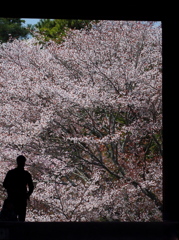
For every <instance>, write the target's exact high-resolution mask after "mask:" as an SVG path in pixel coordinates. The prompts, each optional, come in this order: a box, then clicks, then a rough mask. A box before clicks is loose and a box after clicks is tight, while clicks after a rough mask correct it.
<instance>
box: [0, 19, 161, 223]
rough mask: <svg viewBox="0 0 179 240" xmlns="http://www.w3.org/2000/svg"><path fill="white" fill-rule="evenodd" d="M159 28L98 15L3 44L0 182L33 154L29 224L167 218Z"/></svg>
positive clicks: (0, 50) (0, 51)
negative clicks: (58, 34)
mask: <svg viewBox="0 0 179 240" xmlns="http://www.w3.org/2000/svg"><path fill="white" fill-rule="evenodd" d="M161 31H162V30H161V26H156V25H155V24H154V23H152V22H137V21H100V22H99V23H97V24H95V25H94V26H93V27H92V29H91V30H87V29H83V30H72V31H70V32H69V33H68V36H67V37H66V39H65V41H64V42H63V43H61V44H57V43H55V42H53V41H49V42H46V43H43V44H41V43H39V41H38V40H37V39H36V38H32V39H28V40H14V41H13V42H8V43H4V44H0V93H1V100H0V112H1V114H0V133H1V134H0V142H1V145H0V150H1V156H0V161H1V171H0V178H1V181H3V178H4V177H5V174H6V172H7V170H9V168H10V167H12V163H14V162H15V159H16V157H17V155H18V154H24V155H25V156H26V157H27V159H28V162H27V169H28V170H29V171H30V172H31V173H32V175H33V179H34V182H35V185H36V188H35V191H34V193H33V195H32V197H31V202H30V205H29V211H28V213H27V221H161V220H162V152H163V149H162V32H161ZM38 39H39V38H38ZM0 190H1V191H2V189H0ZM0 200H1V201H3V199H0Z"/></svg>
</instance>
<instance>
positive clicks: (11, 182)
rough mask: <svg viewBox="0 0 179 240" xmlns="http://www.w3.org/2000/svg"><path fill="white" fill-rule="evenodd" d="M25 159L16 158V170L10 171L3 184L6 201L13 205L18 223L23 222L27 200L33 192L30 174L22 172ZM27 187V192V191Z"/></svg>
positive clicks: (22, 157)
mask: <svg viewBox="0 0 179 240" xmlns="http://www.w3.org/2000/svg"><path fill="white" fill-rule="evenodd" d="M25 162H26V158H25V157H24V156H22V155H20V156H18V157H17V168H15V169H12V170H10V171H9V172H8V173H7V175H6V177H5V179H4V182H3V186H4V188H6V190H7V194H8V200H9V201H10V202H11V203H12V204H13V207H14V211H15V213H16V215H17V218H18V221H22V222H24V221H25V217H26V207H27V199H29V197H30V195H31V194H32V192H33V190H34V186H33V182H32V177H31V174H30V173H29V172H28V171H25V170H24V166H25ZM27 186H28V191H27Z"/></svg>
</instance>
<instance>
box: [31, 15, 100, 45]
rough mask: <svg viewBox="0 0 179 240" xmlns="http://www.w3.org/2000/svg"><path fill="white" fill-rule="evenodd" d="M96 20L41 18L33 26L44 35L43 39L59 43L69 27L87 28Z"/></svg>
mask: <svg viewBox="0 0 179 240" xmlns="http://www.w3.org/2000/svg"><path fill="white" fill-rule="evenodd" d="M96 22H97V21H92V20H78V19H41V20H40V21H39V22H38V23H37V24H36V25H35V27H36V28H37V29H38V31H39V33H40V34H42V35H43V36H44V37H45V41H49V40H53V41H55V42H57V43H61V42H62V41H63V40H64V37H65V36H66V34H67V32H68V30H69V29H78V30H79V29H81V28H85V27H86V29H87V30H89V29H90V28H91V27H92V24H93V23H96Z"/></svg>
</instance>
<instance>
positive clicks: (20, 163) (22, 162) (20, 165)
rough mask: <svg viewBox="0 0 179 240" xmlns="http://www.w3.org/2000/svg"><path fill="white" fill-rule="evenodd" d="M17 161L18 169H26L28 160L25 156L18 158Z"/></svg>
mask: <svg viewBox="0 0 179 240" xmlns="http://www.w3.org/2000/svg"><path fill="white" fill-rule="evenodd" d="M16 161H17V167H18V168H24V166H25V162H26V158H25V157H24V156H23V155H20V156H18V157H17V159H16Z"/></svg>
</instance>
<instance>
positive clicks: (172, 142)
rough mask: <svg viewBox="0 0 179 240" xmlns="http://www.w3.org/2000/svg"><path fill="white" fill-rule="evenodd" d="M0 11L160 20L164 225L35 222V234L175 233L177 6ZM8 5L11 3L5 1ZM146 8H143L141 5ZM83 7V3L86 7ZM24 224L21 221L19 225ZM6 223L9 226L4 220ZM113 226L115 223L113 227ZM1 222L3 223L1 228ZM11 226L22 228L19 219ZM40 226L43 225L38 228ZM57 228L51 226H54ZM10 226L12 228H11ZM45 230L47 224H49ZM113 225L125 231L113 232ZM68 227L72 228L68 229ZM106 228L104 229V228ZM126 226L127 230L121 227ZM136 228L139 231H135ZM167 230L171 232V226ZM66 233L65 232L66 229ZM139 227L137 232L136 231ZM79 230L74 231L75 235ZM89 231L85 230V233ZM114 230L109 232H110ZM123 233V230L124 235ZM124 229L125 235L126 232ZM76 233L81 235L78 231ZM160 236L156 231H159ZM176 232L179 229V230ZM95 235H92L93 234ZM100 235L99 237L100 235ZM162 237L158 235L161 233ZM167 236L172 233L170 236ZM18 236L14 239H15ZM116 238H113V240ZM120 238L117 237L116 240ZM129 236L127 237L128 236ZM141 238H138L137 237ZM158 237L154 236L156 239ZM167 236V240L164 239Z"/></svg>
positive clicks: (178, 210) (178, 214)
mask: <svg viewBox="0 0 179 240" xmlns="http://www.w3.org/2000/svg"><path fill="white" fill-rule="evenodd" d="M3 4H4V5H3V9H1V10H0V17H20V18H76V19H109V20H110V19H111V20H155V21H162V32H163V128H164V130H163V137H164V157H163V199H164V207H163V210H164V213H163V222H161V223H140V224H139V223H101V224H97V223H67V224H65V223H35V224H34V227H35V225H38V226H39V230H38V228H36V229H37V233H38V231H39V233H40V231H41V230H40V229H41V228H42V226H49V229H50V228H54V229H56V230H57V232H58V229H62V228H63V229H69V232H68V236H69V237H70V236H71V238H69V239H74V238H73V234H74V233H73V230H74V229H76V230H75V231H77V232H78V234H81V233H84V236H86V237H85V239H88V238H87V235H86V234H87V232H88V231H87V229H90V228H91V229H92V232H93V234H94V235H93V236H94V239H95V236H96V237H97V236H98V238H97V239H100V238H101V239H102V238H103V239H110V238H108V237H109V236H111V237H112V236H113V237H119V236H124V235H125V236H128V238H129V239H130V237H132V236H134V235H135V237H136V236H138V237H139V236H141V237H145V239H147V238H146V237H147V234H148V231H147V230H146V229H150V231H151V233H152V232H156V231H159V232H160V230H161V231H163V230H164V232H165V231H168V233H166V234H164V235H165V237H166V239H171V237H170V235H171V232H172V231H173V232H177V231H178V230H177V229H179V207H178V206H179V193H178V189H179V177H178V170H179V168H178V162H179V161H178V150H179V146H178V143H179V141H178V136H179V131H178V129H179V128H178V124H177V123H178V122H179V121H178V111H177V110H178V107H177V106H178V102H179V101H178V95H179V90H178V89H179V88H178V86H179V84H178V82H177V80H178V74H177V70H178V68H179V67H178V66H177V65H178V58H177V56H178V53H177V50H178V46H177V45H178V39H177V38H178V31H177V30H178V25H177V13H176V10H175V9H177V4H176V6H173V5H172V6H171V5H170V4H168V5H167V3H166V5H165V6H164V4H165V3H162V4H160V5H158V6H157V5H156V3H151V2H149V3H148V2H143V3H141V4H136V3H135V4H130V3H126V4H121V3H120V2H119V3H117V2H114V3H113V2H109V3H107V4H105V2H103V3H102V4H101V3H100V6H99V7H98V6H96V5H97V3H92V2H85V3H83V2H81V3H79V4H78V3H76V2H73V3H71V2H67V3H64V5H61V3H58V2H53V1H52V2H50V3H48V2H47V3H46V2H43V6H41V3H39V6H37V3H36V4H35V5H34V4H33V3H30V2H29V3H27V4H25V6H24V7H23V6H22V4H23V3H20V4H17V2H14V3H12V4H14V6H13V5H12V4H10V5H11V10H12V11H10V9H9V6H7V7H6V6H5V4H6V3H3ZM7 4H9V3H7ZM142 4H143V5H145V6H143V5H142ZM83 5H84V6H83ZM178 81H179V80H178ZM19 224H20V223H19ZM24 224H25V225H26V226H30V225H31V226H33V223H24ZM6 225H7V224H6ZM114 225H115V227H114ZM1 226H3V223H0V229H1ZM12 226H14V227H16V228H17V226H20V225H18V224H17V223H16V224H15V223H14V224H13V223H12ZM40 226H41V227H40ZM52 226H53V227H52ZM11 228H12V227H11ZM45 228H46V227H45ZM114 228H116V229H119V230H121V231H117V230H114ZM70 229H71V230H72V231H71V233H70ZM102 229H104V230H105V229H106V231H107V233H106V231H102ZM122 229H123V231H122ZM136 229H140V231H138V232H137V233H136V234H137V235H136V234H134V232H135V230H136ZM167 229H168V230H167ZM64 231H65V230H64ZM86 231H87V232H86ZM136 231H137V230H136ZM77 232H76V233H77ZM85 232H86V234H85ZM110 233H111V235H110ZM122 233H123V234H122ZM124 233H125V234H124ZM78 234H77V235H78ZM156 234H157V233H156ZM177 234H178V233H177ZM90 236H91V235H90ZM99 236H101V237H100V238H99ZM157 236H159V235H157ZM167 236H168V237H167ZM14 239H15V238H14ZM111 239H113V238H111ZM115 239H116V238H115ZM126 239H127V238H126ZM138 239H139V238H138ZM153 239H154V238H153ZM162 239H163V238H162Z"/></svg>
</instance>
